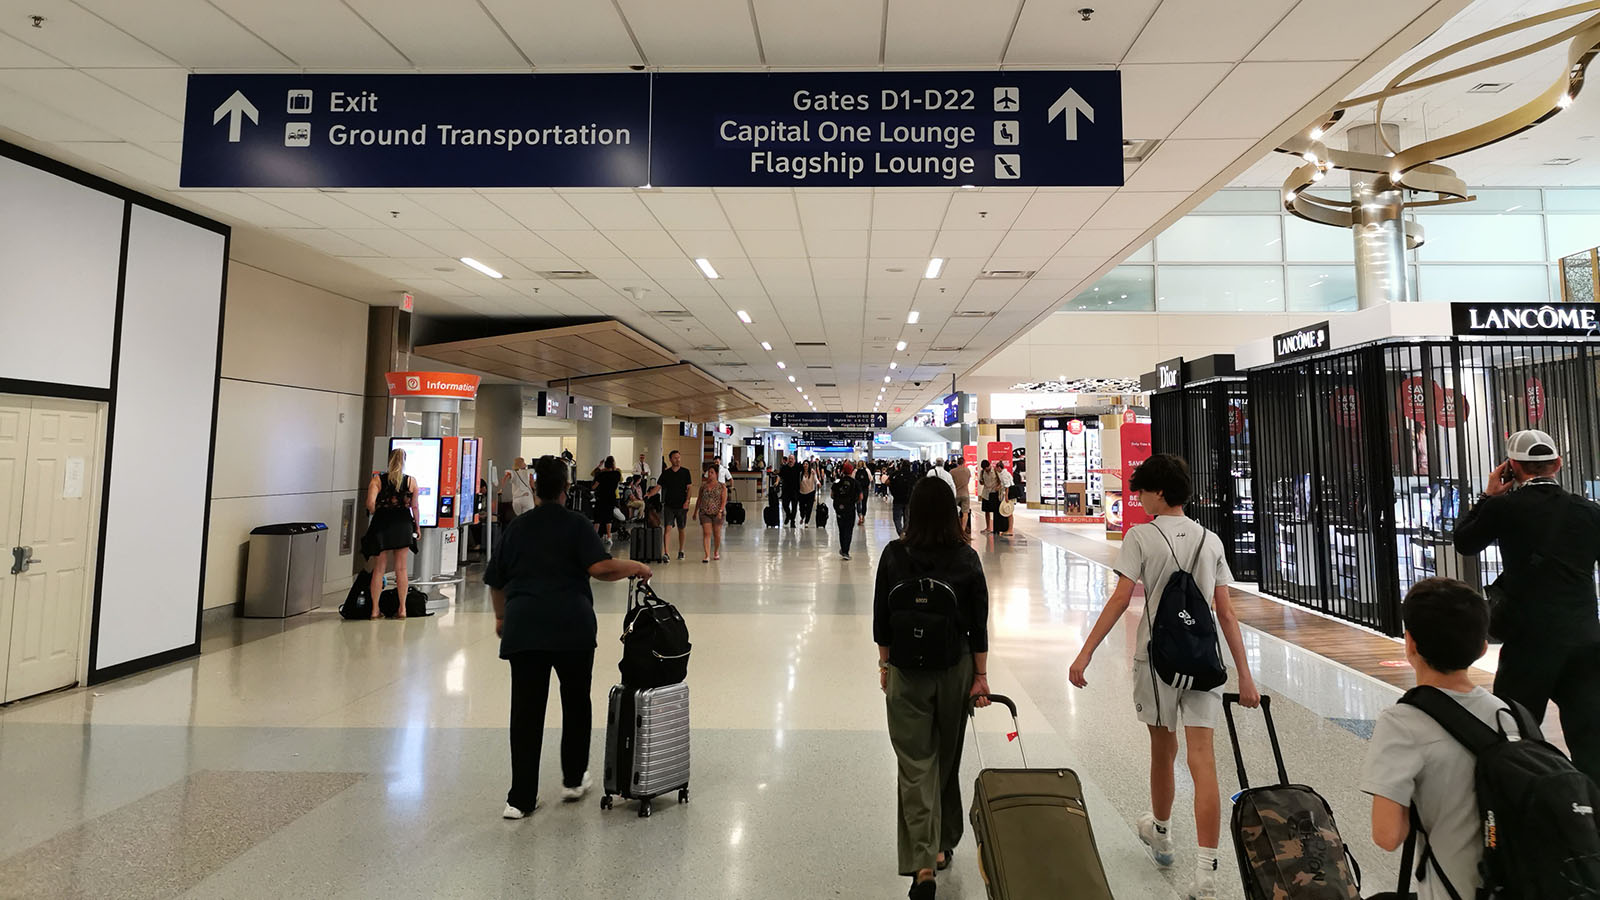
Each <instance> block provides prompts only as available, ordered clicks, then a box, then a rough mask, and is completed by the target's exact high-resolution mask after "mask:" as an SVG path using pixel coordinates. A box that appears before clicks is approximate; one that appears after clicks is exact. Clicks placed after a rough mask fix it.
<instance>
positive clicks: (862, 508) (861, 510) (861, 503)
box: [856, 491, 867, 518]
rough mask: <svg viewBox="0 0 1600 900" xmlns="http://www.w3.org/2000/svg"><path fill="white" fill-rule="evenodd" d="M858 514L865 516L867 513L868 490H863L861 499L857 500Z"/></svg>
mask: <svg viewBox="0 0 1600 900" xmlns="http://www.w3.org/2000/svg"><path fill="white" fill-rule="evenodd" d="M856 515H858V516H861V517H863V518H865V517H866V515H867V492H866V491H862V492H861V499H859V500H857V501H856Z"/></svg>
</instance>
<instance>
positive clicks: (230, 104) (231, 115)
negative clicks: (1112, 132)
mask: <svg viewBox="0 0 1600 900" xmlns="http://www.w3.org/2000/svg"><path fill="white" fill-rule="evenodd" d="M223 116H227V117H228V143H230V144H237V143H239V127H240V123H241V121H242V120H243V119H244V118H245V117H246V116H249V117H250V122H251V123H252V124H255V125H260V124H261V112H260V110H257V109H256V107H255V104H253V103H251V102H250V101H249V100H246V99H245V96H244V94H241V93H239V92H238V91H234V92H233V96H231V97H229V98H228V99H226V100H224V101H222V105H221V106H219V107H217V111H216V112H214V113H212V114H211V124H213V125H215V124H217V123H218V122H221V121H222V117H223ZM1051 118H1055V117H1054V116H1051ZM1090 118H1091V119H1092V118H1093V117H1092V116H1091V117H1090Z"/></svg>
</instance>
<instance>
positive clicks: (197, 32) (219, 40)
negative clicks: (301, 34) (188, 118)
mask: <svg viewBox="0 0 1600 900" xmlns="http://www.w3.org/2000/svg"><path fill="white" fill-rule="evenodd" d="M74 2H76V3H77V4H78V5H79V6H82V7H85V8H87V9H88V10H89V11H90V12H93V13H94V14H95V15H97V16H99V17H100V18H102V19H104V20H106V21H107V22H110V23H111V24H113V25H115V26H117V27H118V28H120V29H122V30H123V31H125V32H127V33H128V34H131V35H133V36H134V37H135V38H138V39H139V40H140V41H143V42H144V43H146V44H149V45H150V46H151V47H154V48H155V49H157V50H159V51H160V52H161V53H163V54H165V55H166V56H168V57H169V58H171V59H174V60H176V61H178V62H179V63H180V64H182V65H185V66H188V67H190V68H222V67H227V68H233V69H250V68H278V67H281V66H292V65H293V64H294V63H293V62H292V61H291V60H289V59H288V58H286V57H285V56H284V55H283V54H281V53H279V52H278V51H277V50H274V49H273V48H272V47H271V46H269V45H268V44H267V43H266V42H264V41H262V40H261V39H260V38H258V37H256V36H255V35H253V34H251V33H250V32H249V31H246V30H245V29H244V28H242V27H240V26H239V24H238V23H237V22H235V21H234V20H233V19H231V18H229V17H228V16H226V15H224V14H223V13H222V12H221V11H220V10H218V9H217V8H216V7H215V6H212V5H211V4H210V3H207V2H205V0H162V2H160V3H128V2H126V0H74Z"/></svg>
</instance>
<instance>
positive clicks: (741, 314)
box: [713, 276, 750, 325]
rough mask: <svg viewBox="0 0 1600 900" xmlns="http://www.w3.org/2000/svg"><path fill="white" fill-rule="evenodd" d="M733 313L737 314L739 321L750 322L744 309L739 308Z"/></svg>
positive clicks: (747, 323) (748, 315)
mask: <svg viewBox="0 0 1600 900" xmlns="http://www.w3.org/2000/svg"><path fill="white" fill-rule="evenodd" d="M713 277H714V276H713ZM734 315H736V316H738V317H739V321H741V322H743V323H745V324H746V325H749V324H750V314H749V313H747V312H745V311H744V310H742V309H741V310H739V311H738V312H736V313H734Z"/></svg>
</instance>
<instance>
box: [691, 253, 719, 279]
mask: <svg viewBox="0 0 1600 900" xmlns="http://www.w3.org/2000/svg"><path fill="white" fill-rule="evenodd" d="M694 264H695V265H697V266H699V267H700V271H702V272H704V273H706V277H707V278H721V277H722V276H721V275H718V274H717V270H716V269H713V268H711V260H709V259H704V258H701V259H697V260H695V261H694Z"/></svg>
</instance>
